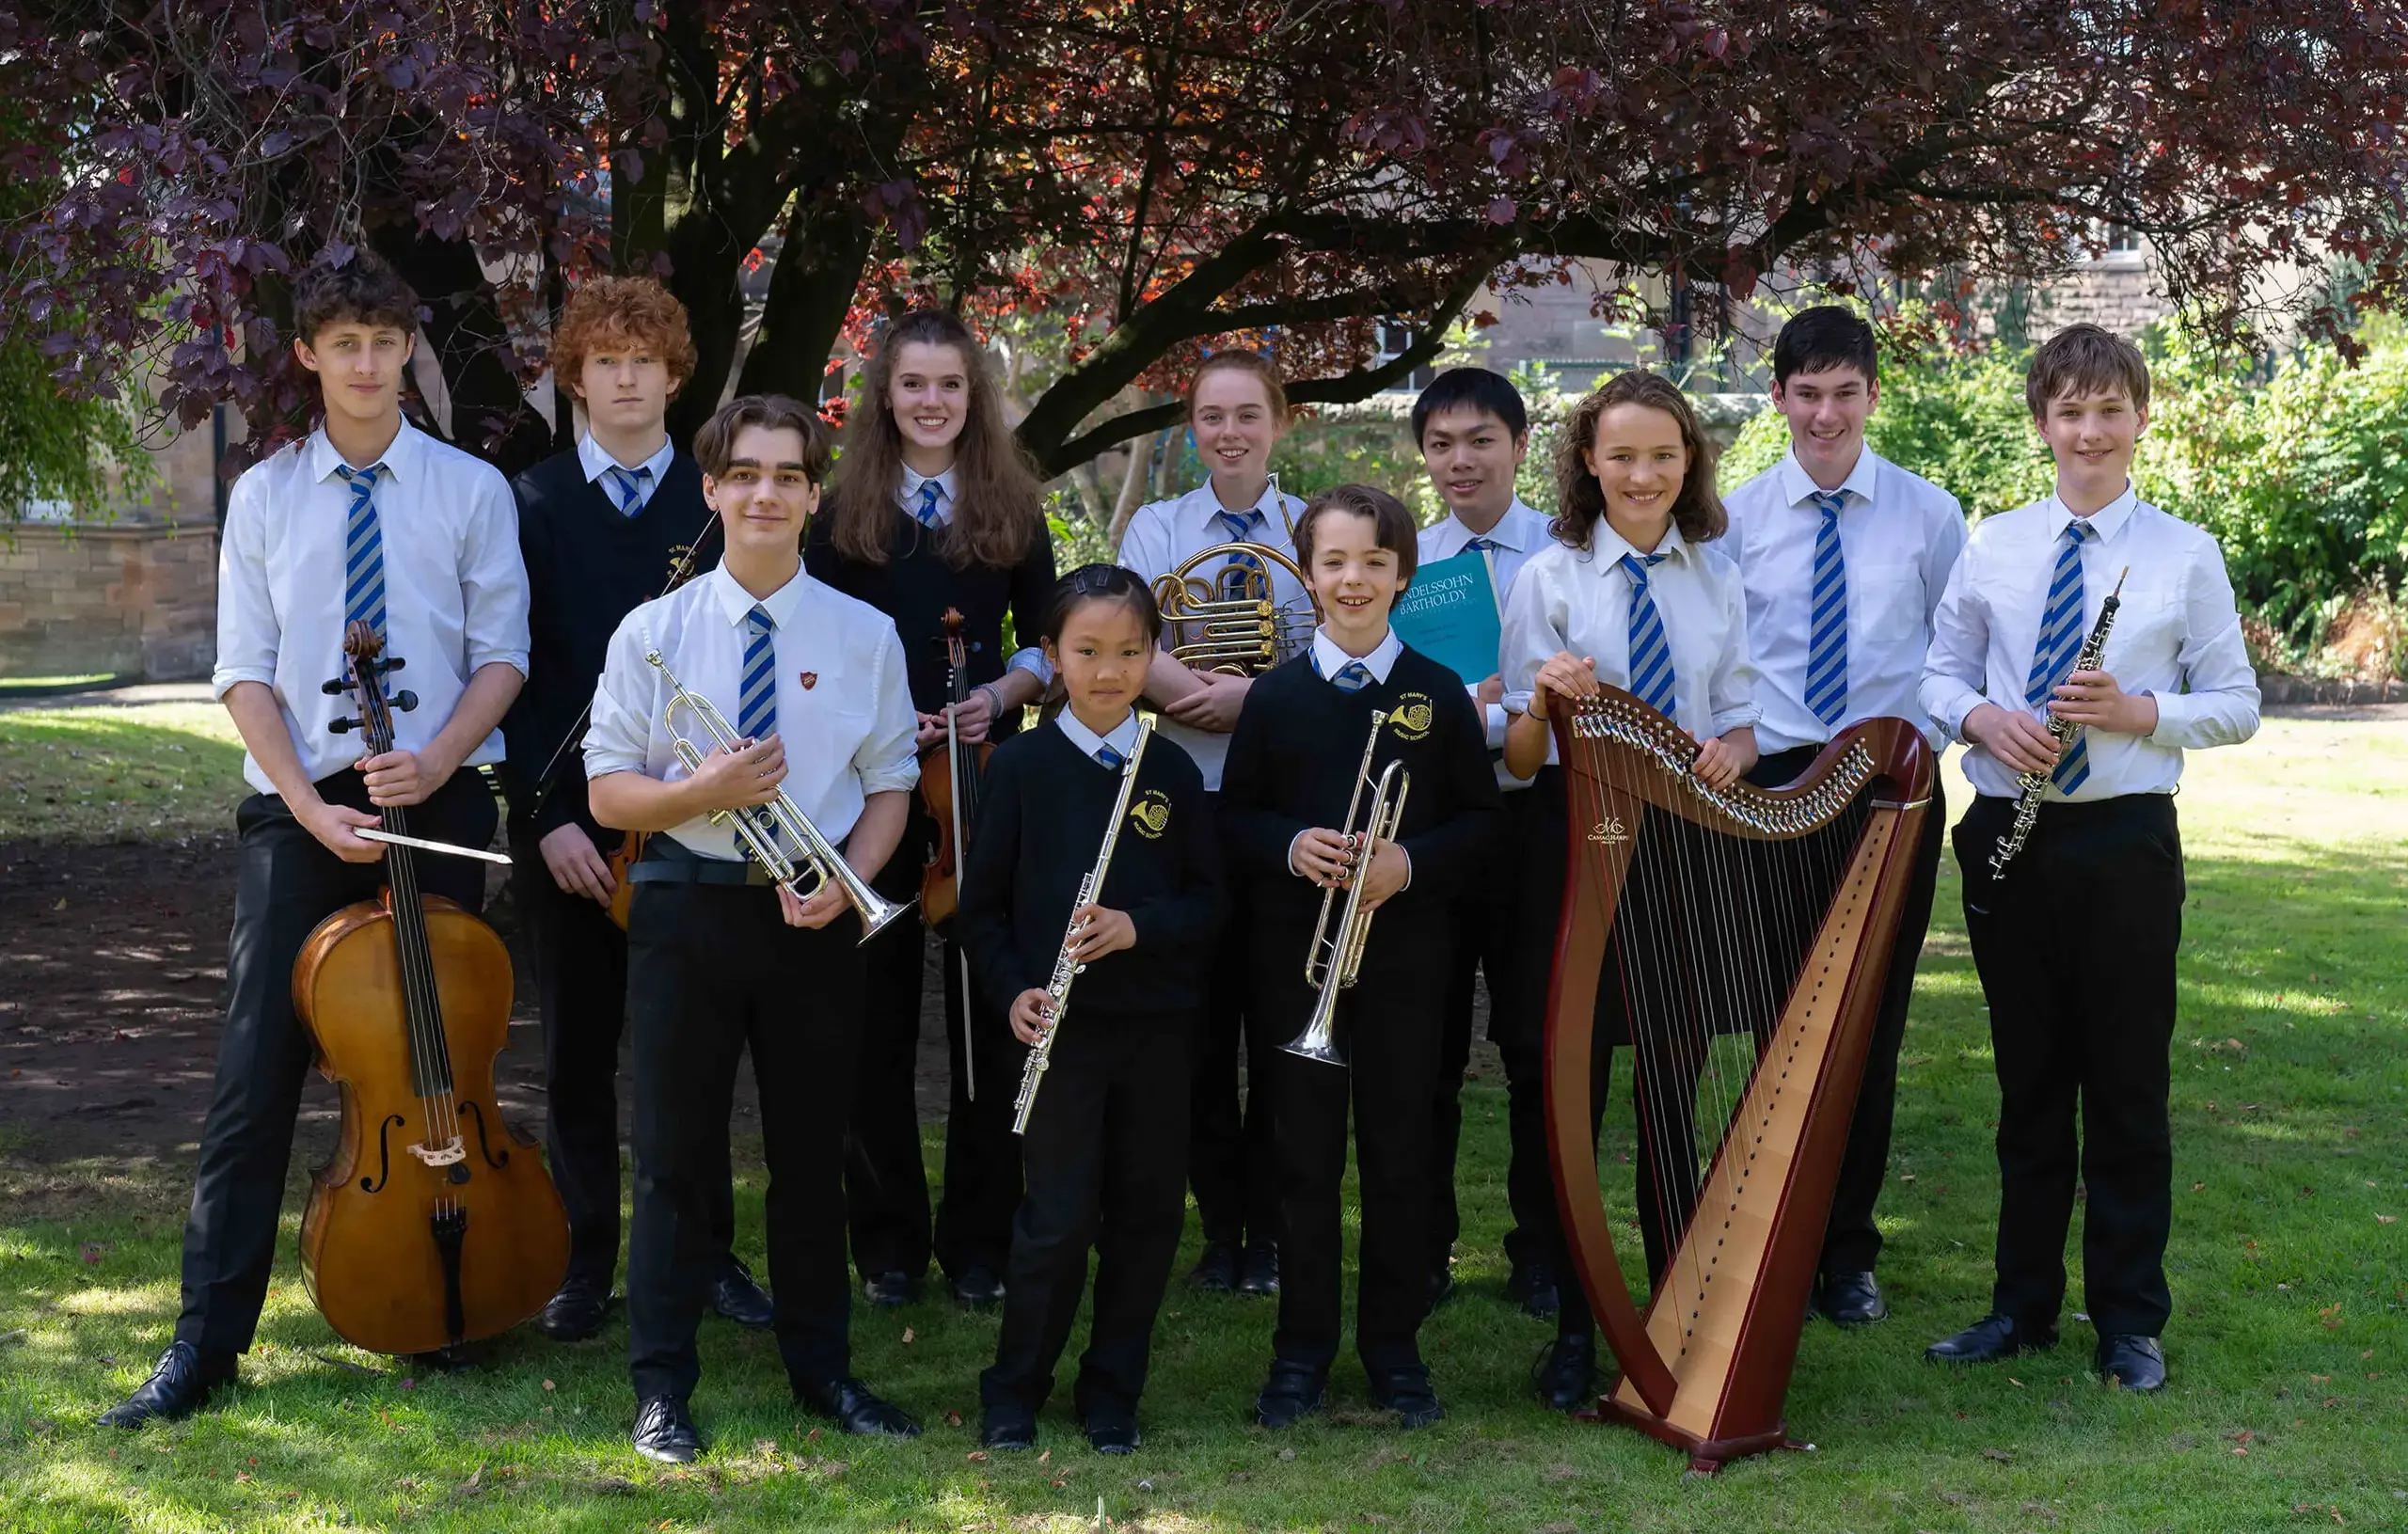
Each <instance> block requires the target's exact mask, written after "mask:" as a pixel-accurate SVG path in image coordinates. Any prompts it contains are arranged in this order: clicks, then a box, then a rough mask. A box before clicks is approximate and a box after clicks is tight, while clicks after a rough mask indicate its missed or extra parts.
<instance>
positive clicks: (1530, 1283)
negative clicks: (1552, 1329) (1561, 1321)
mask: <svg viewBox="0 0 2408 1534" xmlns="http://www.w3.org/2000/svg"><path fill="white" fill-rule="evenodd" d="M1505 1298H1507V1299H1508V1300H1511V1301H1513V1303H1514V1304H1515V1305H1520V1306H1521V1307H1522V1308H1523V1309H1524V1310H1526V1311H1529V1313H1530V1314H1531V1315H1533V1316H1536V1317H1538V1318H1539V1319H1540V1320H1542V1321H1546V1320H1551V1319H1552V1318H1553V1317H1554V1315H1555V1313H1556V1312H1557V1311H1558V1310H1560V1309H1561V1308H1562V1307H1563V1299H1562V1296H1561V1295H1560V1294H1559V1293H1557V1292H1556V1288H1555V1269H1554V1267H1553V1266H1552V1265H1551V1264H1548V1263H1545V1262H1536V1261H1533V1262H1520V1263H1516V1264H1514V1266H1513V1272H1512V1273H1509V1274H1507V1275H1506V1278H1505Z"/></svg>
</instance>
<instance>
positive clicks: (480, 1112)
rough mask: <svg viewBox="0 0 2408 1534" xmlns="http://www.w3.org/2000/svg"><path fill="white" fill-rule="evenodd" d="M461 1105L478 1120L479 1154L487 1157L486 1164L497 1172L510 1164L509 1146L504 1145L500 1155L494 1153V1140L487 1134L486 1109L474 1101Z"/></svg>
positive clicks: (470, 1115)
mask: <svg viewBox="0 0 2408 1534" xmlns="http://www.w3.org/2000/svg"><path fill="white" fill-rule="evenodd" d="M460 1106H461V1107H463V1108H466V1109H467V1111H468V1116H469V1117H471V1118H473V1119H475V1120H476V1121H477V1154H478V1155H480V1156H483V1158H484V1159H485V1164H486V1165H487V1166H490V1167H492V1168H493V1169H494V1170H495V1171H497V1172H499V1171H500V1170H501V1169H502V1168H503V1167H505V1166H508V1165H509V1164H510V1150H509V1147H503V1149H502V1152H501V1154H500V1155H499V1156H496V1155H495V1154H494V1153H493V1142H492V1141H491V1140H490V1139H489V1138H488V1137H487V1136H486V1134H485V1111H484V1109H483V1108H482V1107H481V1106H479V1105H478V1104H476V1103H474V1102H463V1103H461V1104H460Z"/></svg>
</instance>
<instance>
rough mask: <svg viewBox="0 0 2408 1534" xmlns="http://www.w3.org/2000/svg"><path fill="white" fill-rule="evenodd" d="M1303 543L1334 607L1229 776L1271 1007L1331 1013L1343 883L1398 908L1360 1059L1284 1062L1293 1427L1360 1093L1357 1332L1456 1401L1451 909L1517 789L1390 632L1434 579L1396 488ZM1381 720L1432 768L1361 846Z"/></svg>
mask: <svg viewBox="0 0 2408 1534" xmlns="http://www.w3.org/2000/svg"><path fill="white" fill-rule="evenodd" d="M1296 552H1297V555H1298V557H1299V559H1300V561H1301V562H1302V563H1303V565H1304V567H1305V572H1306V575H1307V577H1308V578H1309V579H1310V580H1311V581H1312V583H1313V591H1314V594H1315V595H1316V596H1318V597H1319V598H1320V600H1321V609H1322V612H1323V615H1324V618H1325V621H1324V622H1323V625H1322V626H1321V629H1320V631H1319V632H1317V633H1316V634H1315V635H1314V636H1313V641H1312V645H1311V647H1310V648H1309V649H1308V650H1307V652H1306V653H1305V654H1303V655H1301V656H1297V657H1296V658H1295V659H1293V660H1291V661H1289V662H1288V663H1287V664H1285V665H1283V666H1280V667H1278V668H1276V669H1275V670H1274V671H1271V672H1267V673H1265V674H1264V675H1263V676H1262V677H1260V678H1259V679H1258V680H1257V681H1256V682H1255V684H1254V686H1253V687H1252V688H1250V689H1249V690H1248V691H1247V693H1246V700H1245V709H1244V713H1242V714H1241V715H1240V716H1239V718H1238V727H1237V730H1236V732H1235V733H1234V734H1233V735H1230V737H1229V753H1228V763H1227V765H1226V767H1224V768H1223V771H1222V777H1221V803H1220V809H1221V816H1222V820H1223V824H1224V826H1225V828H1226V830H1227V833H1228V842H1229V856H1230V859H1231V869H1232V880H1233V882H1234V880H1235V879H1236V878H1244V880H1245V886H1246V887H1245V893H1244V900H1245V902H1246V909H1248V910H1249V911H1250V912H1251V917H1252V920H1253V922H1254V931H1253V942H1254V946H1253V949H1252V952H1253V955H1254V961H1255V962H1254V973H1253V985H1254V995H1253V1001H1252V1002H1251V1004H1250V1005H1251V1006H1253V1007H1258V1008H1260V1009H1262V1015H1263V1016H1264V1017H1265V1018H1266V1019H1267V1020H1269V1021H1270V1022H1271V1023H1272V1024H1273V1033H1274V1035H1275V1036H1277V1037H1279V1038H1282V1039H1289V1038H1292V1037H1294V1036H1295V1035H1296V1034H1297V1033H1298V1032H1300V1031H1301V1030H1302V1029H1303V1027H1304V1026H1305V1023H1306V1021H1307V1019H1308V1018H1309V1017H1310V1016H1311V1014H1312V1010H1313V1004H1314V1002H1315V1000H1316V992H1315V990H1314V989H1313V988H1311V987H1308V986H1307V984H1306V983H1305V959H1306V955H1307V944H1308V943H1310V942H1312V941H1315V940H1314V921H1315V916H1316V913H1317V912H1318V910H1319V909H1320V908H1321V905H1322V902H1323V896H1324V894H1325V893H1330V892H1333V891H1335V892H1337V893H1338V894H1339V899H1340V900H1342V899H1343V898H1344V894H1343V891H1344V887H1345V886H1346V885H1347V884H1349V883H1351V882H1352V881H1353V880H1354V879H1356V878H1360V879H1362V880H1363V881H1364V884H1363V892H1362V893H1363V898H1364V901H1365V902H1366V904H1367V905H1368V906H1370V908H1372V909H1376V910H1377V912H1378V919H1377V920H1376V921H1375V922H1374V923H1373V925H1372V927H1371V930H1370V938H1369V941H1368V942H1367V943H1366V945H1365V947H1364V949H1363V958H1362V964H1361V968H1360V971H1359V974H1358V978H1357V980H1356V983H1355V987H1354V988H1352V989H1350V990H1347V991H1346V992H1345V1000H1344V1001H1343V1002H1341V1003H1340V1004H1339V1008H1338V1037H1339V1043H1340V1045H1341V1047H1343V1048H1346V1049H1348V1050H1349V1051H1350V1052H1351V1060H1350V1062H1349V1064H1348V1065H1347V1066H1338V1065H1330V1064H1325V1063H1323V1062H1322V1061H1319V1060H1307V1059H1303V1058H1300V1057H1298V1056H1297V1055H1294V1054H1291V1053H1287V1052H1275V1053H1273V1054H1272V1055H1271V1056H1270V1058H1269V1060H1268V1061H1267V1062H1266V1064H1267V1066H1268V1067H1269V1070H1268V1073H1269V1078H1270V1081H1269V1085H1270V1088H1271V1092H1272V1104H1273V1107H1272V1113H1273V1118H1274V1134H1275V1138H1276V1140H1277V1144H1278V1147H1279V1163H1280V1177H1279V1186H1280V1190H1281V1194H1282V1204H1281V1207H1282V1213H1283V1223H1284V1226H1285V1227H1286V1231H1287V1238H1286V1240H1287V1244H1286V1245H1285V1247H1283V1248H1282V1252H1283V1256H1282V1258H1281V1261H1282V1266H1283V1270H1284V1271H1283V1272H1282V1273H1281V1279H1282V1284H1281V1288H1280V1290H1279V1329H1278V1332H1277V1335H1276V1336H1275V1338H1274V1339H1273V1357H1272V1364H1271V1372H1270V1376H1269V1378H1268V1379H1267V1380H1266V1381H1265V1383H1264V1384H1263V1387H1262V1392H1261V1395H1260V1396H1259V1398H1258V1399H1257V1400H1256V1402H1255V1414H1256V1416H1257V1418H1258V1420H1259V1421H1260V1422H1261V1424H1262V1425H1263V1426H1264V1427H1266V1428H1284V1427H1288V1426H1290V1425H1291V1424H1292V1423H1294V1422H1295V1421H1296V1420H1297V1419H1298V1418H1299V1417H1301V1416H1303V1415H1306V1414H1307V1413H1308V1412H1310V1411H1312V1410H1313V1409H1314V1408H1316V1407H1317V1406H1319V1405H1320V1404H1321V1400H1322V1397H1323V1392H1324V1390H1325V1389H1326V1386H1327V1384H1328V1380H1329V1368H1330V1365H1331V1364H1332V1363H1333V1362H1335V1361H1336V1359H1337V1357H1338V1339H1339V1263H1340V1258H1341V1257H1342V1255H1343V1254H1342V1249H1341V1248H1342V1240H1341V1237H1340V1233H1339V1221H1340V1212H1341V1211H1340V1203H1339V1184H1340V1182H1341V1181H1342V1180H1343V1178H1344V1176H1345V1172H1346V1136H1347V1109H1348V1107H1349V1104H1350V1102H1351V1104H1352V1106H1353V1108H1354V1117H1355V1156H1356V1160H1357V1162H1358V1163H1359V1166H1360V1170H1361V1187H1362V1209H1363V1239H1362V1257H1361V1267H1360V1277H1359V1280H1358V1287H1357V1292H1356V1304H1355V1346H1356V1350H1357V1351H1358V1352H1359V1353H1360V1354H1361V1356H1362V1360H1363V1369H1364V1372H1365V1373H1366V1374H1367V1375H1369V1376H1370V1390H1371V1400H1372V1401H1373V1403H1374V1404H1376V1405H1378V1406H1381V1407H1383V1408H1386V1409H1387V1410H1389V1411H1393V1412H1394V1413H1396V1414H1397V1419H1398V1421H1399V1422H1400V1423H1401V1424H1402V1426H1404V1427H1408V1428H1414V1427H1421V1426H1424V1425H1426V1424H1428V1423H1432V1422H1435V1421H1436V1420H1438V1418H1440V1417H1441V1416H1443V1415H1446V1414H1445V1413H1444V1412H1443V1411H1442V1410H1441V1409H1440V1407H1439V1404H1438V1398H1437V1396H1436V1395H1435V1394H1434V1392H1433V1391H1432V1389H1431V1386H1430V1371H1429V1369H1428V1368H1425V1367H1424V1366H1423V1364H1422V1362H1421V1352H1420V1345H1419V1342H1418V1335H1419V1332H1420V1329H1421V1321H1422V1319H1423V1317H1424V1316H1426V1315H1427V1314H1428V1312H1429V1308H1430V1287H1429V1286H1430V1260H1429V1254H1430V1237H1429V1226H1430V1219H1429V1215H1430V1178H1431V1115H1430V1101H1431V1097H1432V1094H1433V1093H1434V1091H1435V1089H1436V1085H1437V1080H1438V1061H1439V1050H1440V1036H1441V1032H1442V1026H1441V1025H1442V1016H1441V1014H1442V1012H1443V1010H1444V1004H1445V993H1446V984H1445V982H1446V978H1447V974H1448V970H1449V965H1450V952H1451V946H1452V942H1453V938H1454V932H1453V924H1452V922H1451V921H1450V911H1451V909H1452V901H1453V899H1454V897H1455V895H1456V894H1457V893H1458V892H1459V891H1460V890H1461V889H1462V887H1463V884H1464V881H1465V879H1467V878H1470V877H1471V876H1472V875H1473V873H1474V872H1475V871H1476V870H1477V869H1478V867H1479V866H1480V863H1481V857H1482V855H1483V851H1484V844H1485V843H1486V841H1487V838H1488V836H1489V834H1490V832H1491V830H1492V829H1493V827H1494V826H1495V824H1496V823H1497V821H1498V820H1499V819H1501V802H1500V800H1499V799H1498V797H1497V777H1496V774H1495V773H1494V772H1493V771H1492V770H1491V769H1490V767H1489V762H1488V741H1487V730H1486V728H1485V725H1484V724H1483V722H1482V720H1481V718H1480V716H1479V714H1478V713H1477V712H1476V711H1475V710H1474V709H1473V707H1472V704H1471V698H1470V696H1469V695H1468V694H1467V693H1465V691H1464V686H1463V682H1462V680H1461V679H1460V678H1458V677H1457V676H1456V675H1455V673H1454V672H1450V671H1449V670H1447V669H1446V668H1445V667H1444V666H1441V665H1439V664H1438V663H1437V662H1436V661H1434V660H1432V659H1431V658H1430V657H1429V656H1424V655H1422V654H1420V653H1419V652H1418V651H1416V650H1412V649H1408V648H1407V647H1406V646H1405V645H1404V644H1403V642H1402V640H1399V639H1398V638H1397V636H1396V633H1395V631H1394V630H1393V629H1391V628H1390V627H1389V626H1388V610H1389V609H1390V608H1391V607H1393V606H1394V605H1395V601H1396V597H1397V593H1400V592H1402V590H1403V589H1404V588H1405V587H1406V586H1407V585H1408V584H1410V583H1411V581H1412V579H1413V569H1414V564H1415V559H1416V542H1415V530H1414V525H1413V516H1412V514H1410V513H1408V512H1407V511H1406V510H1405V509H1404V507H1403V506H1402V504H1401V503H1400V502H1399V501H1398V500H1397V499H1396V498H1395V497H1393V496H1390V495H1388V494H1387V493H1386V492H1385V491H1382V490H1375V489H1372V488H1371V487H1370V486H1369V485H1360V484H1347V485H1339V486H1338V487H1337V488H1335V489H1332V490H1329V491H1326V492H1324V493H1323V494H1322V495H1321V496H1319V497H1317V498H1315V499H1314V501H1313V503H1312V504H1311V505H1310V506H1307V508H1306V509H1305V514H1304V515H1303V516H1302V517H1300V518H1299V519H1298V520H1297V523H1296ZM1374 718H1377V719H1378V720H1380V721H1381V722H1380V725H1379V732H1378V737H1377V740H1378V743H1377V745H1376V746H1375V747H1374V748H1373V751H1372V756H1371V760H1370V776H1371V777H1372V778H1373V779H1374V780H1376V779H1377V777H1378V775H1379V774H1380V773H1381V772H1382V771H1383V770H1384V769H1386V767H1387V766H1388V765H1389V764H1390V763H1392V762H1402V763H1403V764H1404V767H1405V770H1406V771H1407V772H1408V773H1410V774H1411V783H1410V785H1409V790H1408V792H1407V793H1406V795H1405V800H1404V810H1403V816H1402V822H1401V824H1400V825H1399V827H1398V835H1397V837H1396V839H1395V840H1394V841H1385V840H1384V841H1381V842H1379V843H1377V844H1376V845H1375V846H1370V847H1369V848H1362V847H1357V846H1355V844H1354V842H1353V841H1352V840H1351V839H1350V838H1349V836H1348V835H1347V832H1348V831H1350V830H1356V829H1358V828H1355V827H1350V826H1348V825H1347V823H1346V822H1347V818H1348V808H1347V807H1348V803H1349V801H1350V800H1351V799H1353V798H1354V795H1355V784H1356V782H1357V781H1358V778H1359V777H1360V776H1362V767H1363V749H1364V743H1365V741H1366V739H1367V738H1369V737H1370V734H1371V725H1372V720H1374ZM1370 798H1371V794H1370V788H1369V787H1366V788H1365V790H1364V793H1363V799H1364V801H1365V802H1366V803H1367V804H1368V803H1369V801H1370ZM1330 925H1331V926H1332V927H1333V928H1334V927H1335V926H1336V925H1338V919H1337V916H1336V914H1335V912H1334V911H1333V914H1332V918H1331V923H1330ZM1330 983H1331V984H1336V982H1335V981H1334V980H1333V981H1331V982H1330Z"/></svg>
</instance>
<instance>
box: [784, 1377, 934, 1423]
mask: <svg viewBox="0 0 2408 1534" xmlns="http://www.w3.org/2000/svg"><path fill="white" fill-rule="evenodd" d="M794 1399H795V1400H797V1401H798V1402H800V1404H801V1405H802V1407H803V1408H804V1409H805V1410H806V1411H809V1412H812V1413H814V1414H816V1415H820V1416H824V1417H827V1418H829V1419H830V1420H831V1421H832V1422H834V1423H835V1424H836V1425H837V1426H838V1427H840V1428H842V1429H844V1430H845V1431H847V1432H861V1433H884V1434H886V1435H887V1436H889V1437H892V1438H917V1437H918V1436H920V1424H919V1423H918V1422H917V1421H915V1420H914V1419H913V1418H912V1416H911V1413H909V1412H907V1411H905V1410H903V1408H901V1407H900V1406H897V1405H895V1404H894V1403H893V1402H891V1401H886V1400H879V1397H877V1396H876V1395H874V1394H872V1393H871V1391H870V1387H869V1386H867V1385H865V1384H862V1383H861V1382H860V1381H859V1380H856V1379H854V1378H853V1377H852V1376H851V1375H849V1374H848V1375H846V1376H845V1377H844V1378H842V1379H839V1380H831V1381H830V1382H828V1383H827V1384H823V1385H817V1386H815V1387H813V1388H811V1389H808V1390H798V1391H796V1392H795V1393H794Z"/></svg>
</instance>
